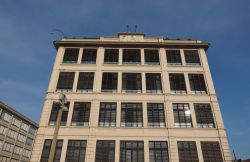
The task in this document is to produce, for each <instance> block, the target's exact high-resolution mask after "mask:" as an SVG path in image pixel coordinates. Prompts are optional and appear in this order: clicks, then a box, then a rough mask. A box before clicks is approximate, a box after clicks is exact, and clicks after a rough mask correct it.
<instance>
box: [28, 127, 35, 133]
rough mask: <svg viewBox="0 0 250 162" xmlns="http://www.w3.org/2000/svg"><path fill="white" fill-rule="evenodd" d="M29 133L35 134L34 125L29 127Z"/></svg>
mask: <svg viewBox="0 0 250 162" xmlns="http://www.w3.org/2000/svg"><path fill="white" fill-rule="evenodd" d="M29 133H30V134H32V135H35V134H36V129H35V128H34V127H30V129H29Z"/></svg>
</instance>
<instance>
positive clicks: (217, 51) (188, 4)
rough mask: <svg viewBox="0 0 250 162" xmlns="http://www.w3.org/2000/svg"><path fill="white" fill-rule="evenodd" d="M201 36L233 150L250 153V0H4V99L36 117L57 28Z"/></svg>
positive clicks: (0, 85)
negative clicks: (206, 43)
mask: <svg viewBox="0 0 250 162" xmlns="http://www.w3.org/2000/svg"><path fill="white" fill-rule="evenodd" d="M127 25H130V26H131V31H133V28H134V25H137V26H138V29H137V31H138V32H144V33H146V35H147V36H165V37H168V38H173V39H175V38H181V39H188V38H192V39H200V40H203V41H205V42H208V43H211V47H210V49H209V50H208V51H207V57H208V60H209V64H210V69H211V73H212V76H213V81H214V84H215V88H216V92H217V95H218V98H219V101H220V106H221V111H222V115H223V119H224V124H225V127H226V128H227V134H228V140H229V144H230V147H231V150H232V149H234V150H235V152H236V154H237V156H238V157H239V158H243V159H245V158H250V95H249V92H250V84H249V83H250V72H249V71H250V53H249V47H250V41H249V38H250V1H249V0H209V1H207V0H199V1H198V0H71V1H69V0H40V1H39V0H22V1H16V0H1V1H0V58H1V59H0V60H1V63H0V74H1V75H0V101H2V102H4V103H6V104H7V105H9V106H11V107H13V108H15V109H16V110H17V111H19V112H21V113H23V114H25V115H26V116H28V117H29V118H31V119H33V120H34V121H36V122H39V119H40V113H41V110H42V107H43V102H44V98H45V94H46V90H47V87H48V83H49V79H50V75H51V71H52V68H53V62H54V58H55V53H56V50H55V48H54V46H53V40H56V39H59V38H60V37H61V35H60V34H59V33H55V34H53V35H51V34H50V33H51V31H52V30H53V29H60V30H61V31H63V32H64V34H65V35H66V36H68V37H97V36H100V35H116V34H117V33H118V32H124V31H126V26H127Z"/></svg>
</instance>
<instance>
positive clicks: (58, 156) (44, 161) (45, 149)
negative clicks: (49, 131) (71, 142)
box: [40, 139, 63, 162]
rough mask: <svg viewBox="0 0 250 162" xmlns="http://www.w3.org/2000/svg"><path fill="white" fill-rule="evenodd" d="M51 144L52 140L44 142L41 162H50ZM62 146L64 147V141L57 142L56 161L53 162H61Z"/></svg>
mask: <svg viewBox="0 0 250 162" xmlns="http://www.w3.org/2000/svg"><path fill="white" fill-rule="evenodd" d="M51 144H52V140H51V139H46V140H45V141H44V145H43V151H42V156H41V160H40V162H48V159H49V153H50V148H51ZM62 145H63V140H57V144H56V150H55V155H54V161H53V162H60V159H61V152H62Z"/></svg>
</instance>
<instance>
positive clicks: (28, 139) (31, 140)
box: [26, 137, 34, 146]
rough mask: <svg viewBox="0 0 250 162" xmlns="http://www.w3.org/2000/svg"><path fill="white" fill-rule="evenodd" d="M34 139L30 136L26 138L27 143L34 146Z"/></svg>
mask: <svg viewBox="0 0 250 162" xmlns="http://www.w3.org/2000/svg"><path fill="white" fill-rule="evenodd" d="M33 141H34V140H33V139H31V138H29V137H28V138H27V140H26V144H27V145H29V146H32V144H33Z"/></svg>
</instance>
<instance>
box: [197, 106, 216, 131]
mask: <svg viewBox="0 0 250 162" xmlns="http://www.w3.org/2000/svg"><path fill="white" fill-rule="evenodd" d="M194 110H195V116H196V121H197V126H198V127H199V128H215V124H214V117H213V113H212V109H211V106H210V104H194Z"/></svg>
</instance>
